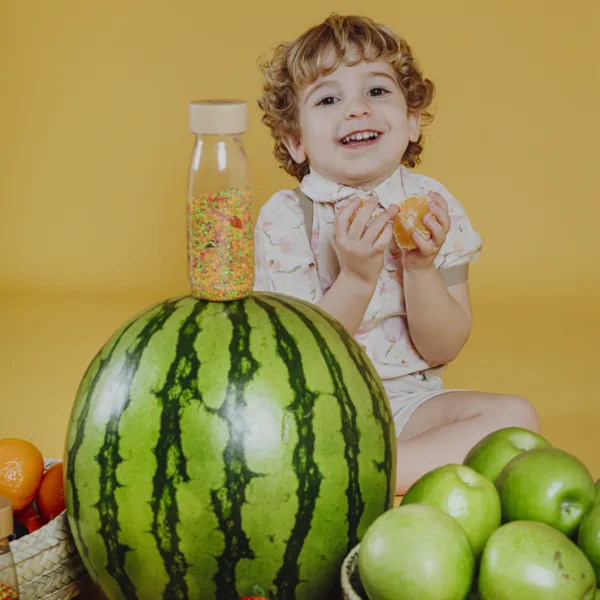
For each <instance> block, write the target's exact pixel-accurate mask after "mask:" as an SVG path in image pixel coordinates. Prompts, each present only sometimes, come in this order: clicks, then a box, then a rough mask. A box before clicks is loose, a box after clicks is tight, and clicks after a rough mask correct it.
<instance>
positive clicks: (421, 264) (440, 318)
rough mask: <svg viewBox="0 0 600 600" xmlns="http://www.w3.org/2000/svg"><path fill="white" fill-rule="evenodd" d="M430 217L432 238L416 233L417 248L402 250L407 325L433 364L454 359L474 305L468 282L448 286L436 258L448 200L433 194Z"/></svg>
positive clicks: (467, 330)
mask: <svg viewBox="0 0 600 600" xmlns="http://www.w3.org/2000/svg"><path fill="white" fill-rule="evenodd" d="M430 197H431V199H432V201H431V202H430V203H429V210H430V212H431V213H432V215H433V217H431V215H429V220H427V217H426V220H425V224H426V225H427V227H428V228H429V229H430V230H431V233H432V237H431V239H430V240H425V238H423V237H422V236H420V235H419V234H418V233H416V234H415V235H414V239H415V242H416V243H417V246H418V248H417V249H416V250H410V251H408V250H403V251H402V264H403V267H404V301H405V304H406V316H407V321H408V328H409V331H410V336H411V339H412V341H413V344H414V345H415V347H416V348H417V350H418V351H419V354H421V356H422V357H423V358H424V359H425V360H426V361H427V362H429V363H430V364H432V365H439V364H445V363H448V362H450V361H452V360H453V359H454V358H456V356H457V355H458V353H459V352H460V350H461V348H462V347H463V346H464V345H465V343H466V341H467V339H468V337H469V334H470V331H471V305H470V299H469V289H468V284H467V283H461V284H458V285H455V286H452V287H450V288H446V286H445V285H444V282H443V281H442V278H441V276H440V274H439V272H438V270H437V269H436V267H435V265H434V260H435V257H436V256H437V254H438V253H439V251H440V248H441V247H442V245H443V244H444V241H445V240H446V235H447V233H448V230H449V228H450V216H449V214H448V206H447V204H446V202H445V200H444V199H443V198H442V197H441V196H440V195H439V194H436V193H431V194H430Z"/></svg>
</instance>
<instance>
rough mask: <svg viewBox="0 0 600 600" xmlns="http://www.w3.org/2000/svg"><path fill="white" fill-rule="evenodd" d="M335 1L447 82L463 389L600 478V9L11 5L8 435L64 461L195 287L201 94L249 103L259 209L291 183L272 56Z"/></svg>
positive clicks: (438, 124)
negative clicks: (75, 427) (526, 408)
mask: <svg viewBox="0 0 600 600" xmlns="http://www.w3.org/2000/svg"><path fill="white" fill-rule="evenodd" d="M342 9H343V10H342ZM334 10H336V11H340V12H344V13H359V14H365V13H366V14H369V15H370V16H372V17H373V18H375V19H377V20H380V21H383V22H385V23H387V24H389V25H391V26H392V27H393V28H395V29H396V30H397V31H398V32H399V33H400V34H402V35H404V36H406V37H407V39H408V40H409V42H410V44H411V45H412V46H413V48H414V50H415V52H416V54H417V57H418V59H419V60H420V62H421V64H422V66H423V68H424V70H425V73H426V75H427V76H429V77H430V78H432V79H433V80H434V82H435V83H436V84H437V87H438V94H437V98H436V101H435V109H436V115H437V117H436V120H435V121H434V123H433V125H431V126H430V127H429V129H428V130H427V142H426V151H425V155H424V162H423V165H422V166H421V167H420V168H419V170H420V171H422V172H425V173H427V174H429V175H431V176H433V177H435V178H436V179H438V180H440V181H441V182H443V183H444V184H445V185H446V186H447V187H448V188H449V190H450V191H451V192H452V193H453V194H454V195H455V196H456V197H457V198H458V199H459V200H460V201H461V202H462V203H463V204H464V205H465V207H466V209H467V211H468V214H469V216H470V218H471V221H472V222H473V224H474V226H475V227H476V228H477V229H478V231H479V232H480V233H481V235H482V237H483V240H484V252H483V254H482V255H481V258H480V260H479V261H478V262H477V263H476V265H475V266H474V268H473V269H472V272H471V273H472V277H471V281H472V295H473V307H474V330H473V334H472V337H471V339H470V341H469V343H468V345H467V347H466V348H465V350H464V352H463V353H462V355H461V356H460V357H459V359H458V360H457V361H456V362H455V364H453V365H452V366H451V368H450V369H449V371H448V375H447V378H446V381H447V385H449V386H461V387H467V388H470V389H481V390H486V391H496V392H508V393H516V394H521V395H523V396H525V397H527V398H529V399H531V400H532V401H533V402H534V404H535V405H536V406H537V408H538V410H539V413H540V415H541V419H542V426H543V428H544V433H545V435H546V436H547V437H548V438H549V439H550V440H551V441H552V442H553V443H554V444H555V445H557V446H560V447H563V448H565V449H566V450H569V451H571V452H573V453H575V454H576V455H577V456H579V457H580V458H581V459H582V460H583V461H584V462H585V463H586V464H587V465H588V466H589V467H590V469H591V470H592V472H593V475H594V476H595V477H600V435H598V431H597V427H598V424H599V417H600V409H599V402H600V393H599V391H598V385H597V381H598V378H597V374H598V371H599V370H600V366H599V364H598V334H599V329H600V328H599V324H600V316H599V315H598V308H599V307H600V284H599V276H598V275H599V271H598V263H597V261H598V256H599V255H600V235H598V223H599V222H600V208H599V206H600V195H599V194H598V189H597V186H596V185H595V181H596V178H597V174H598V145H597V144H598V140H599V139H600V118H599V110H600V109H599V102H600V100H599V98H600V84H599V74H598V73H599V70H598V62H597V61H598V57H599V56H600V28H599V18H600V3H599V2H598V0H587V1H586V0H571V1H570V2H568V3H565V2H562V1H561V2H558V1H549V0H525V1H523V0H518V1H517V0H503V1H496V2H485V3H483V2H480V1H479V0H469V1H462V2H461V1H456V0H455V1H453V2H448V1H447V0H431V1H429V2H410V3H408V2H406V3H403V2H368V3H365V2H358V1H355V0H344V2H343V3H342V2H329V1H327V0H304V1H303V2H301V3H285V2H280V1H277V2H275V1H273V0H258V1H257V2H248V1H246V0H228V1H227V2H203V1H199V0H194V1H190V0H177V1H173V2H159V1H157V0H125V1H124V0H118V1H117V0H102V2H100V1H89V2H81V1H74V0H63V1H61V0H56V1H54V2H48V1H45V0H44V1H41V0H40V1H38V2H34V1H31V0H19V1H16V0H0V75H1V77H0V82H1V83H0V87H1V89H0V173H1V177H0V202H1V204H0V207H1V211H0V341H1V345H0V393H1V401H2V413H1V417H0V437H4V436H16V437H23V438H26V439H30V440H32V441H33V442H34V443H36V444H37V445H38V446H39V447H40V448H41V450H42V452H43V453H44V454H45V455H46V456H61V455H62V451H63V439H64V434H65V429H66V425H67V421H68V418H69V412H70V408H71V403H72V400H73V397H74V394H75V391H76V388H77V385H78V383H79V380H80V378H81V376H82V375H83V371H84V370H85V368H86V367H87V365H88V363H89V361H90V360H91V359H92V357H93V355H94V354H95V352H96V351H97V350H98V349H99V347H100V346H101V344H102V343H103V342H104V341H105V340H106V339H107V338H108V336H109V335H110V334H111V333H112V331H113V330H114V329H116V328H117V327H119V326H120V325H121V324H122V323H123V322H124V321H125V319H127V318H129V317H130V316H132V315H133V314H134V313H136V312H137V311H139V310H141V309H143V308H144V307H146V306H147V305H149V304H150V303H153V302H155V301H157V300H160V299H163V298H168V297H172V296H176V295H179V294H182V293H186V291H187V289H188V284H187V274H186V241H185V192H186V183H187V171H188V164H189V159H190V153H191V149H192V144H193V138H192V135H191V134H190V133H189V131H188V122H187V109H188V101H190V100H192V99H196V98H201V97H222V96H225V97H242V98H244V99H247V100H248V101H249V102H250V129H249V132H248V134H247V136H246V139H245V144H246V148H247V151H248V155H249V161H250V166H251V169H252V176H253V181H254V185H255V190H256V198H257V202H256V207H255V208H256V210H258V208H259V207H260V205H261V204H262V203H263V202H264V201H265V200H266V199H267V198H268V197H269V196H270V195H271V194H272V193H273V192H275V191H276V190H277V189H280V188H281V187H284V186H289V185H290V184H291V183H293V182H292V181H291V180H290V179H289V178H288V177H287V176H286V175H285V174H284V173H283V172H282V171H280V170H279V169H278V168H277V165H276V163H275V160H274V158H273V157H272V143H271V139H270V136H269V133H268V131H267V130H266V128H265V127H264V126H262V125H261V124H260V115H259V112H258V110H257V108H256V100H257V98H258V96H259V94H260V86H261V80H260V73H259V70H258V68H257V63H256V61H257V58H258V57H259V55H260V54H261V53H262V52H264V51H265V50H267V49H268V48H269V47H270V46H272V45H273V44H275V43H277V42H279V41H282V40H287V39H290V38H292V37H294V36H296V35H298V34H299V33H300V32H301V31H303V30H304V29H305V28H306V27H308V26H310V25H312V24H314V23H316V22H319V21H321V20H322V19H323V18H325V17H326V16H327V15H328V14H329V13H330V12H332V11H334Z"/></svg>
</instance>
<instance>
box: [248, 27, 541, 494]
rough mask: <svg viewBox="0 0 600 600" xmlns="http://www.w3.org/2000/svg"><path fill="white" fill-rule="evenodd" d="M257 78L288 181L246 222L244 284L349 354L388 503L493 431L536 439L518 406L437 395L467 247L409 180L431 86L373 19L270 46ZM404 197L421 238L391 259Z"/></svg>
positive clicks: (463, 286) (457, 342)
mask: <svg viewBox="0 0 600 600" xmlns="http://www.w3.org/2000/svg"><path fill="white" fill-rule="evenodd" d="M262 68H263V73H264V95H263V96H262V98H261V99H260V101H259V106H260V108H261V109H262V111H263V113H264V116H263V122H264V123H265V124H266V125H267V126H268V127H269V129H270V130H271V134H272V136H273V138H274V139H275V156H276V158H277V160H278V161H279V162H280V163H281V165H282V167H283V169H285V171H286V172H287V173H289V174H290V175H292V176H293V177H295V178H297V179H298V180H299V182H300V185H299V189H298V190H281V191H279V192H277V193H276V194H275V195H274V196H273V197H272V198H271V199H270V200H269V201H268V202H266V204H265V205H264V206H263V207H262V209H261V211H260V215H259V217H258V221H257V224H256V233H255V252H256V273H255V289H256V290H261V291H273V292H280V293H284V294H290V295H293V296H296V297H298V298H302V299H304V300H308V301H310V302H312V303H315V304H317V305H318V306H320V307H321V308H323V309H324V310H325V311H327V312H328V313H329V314H331V315H332V316H333V317H335V318H336V319H337V320H338V321H340V322H341V323H342V324H343V325H344V326H345V327H346V329H347V330H348V331H350V332H351V333H352V334H353V335H354V337H355V339H356V340H357V341H358V342H359V343H360V344H361V345H362V346H363V348H364V349H365V351H366V353H367V355H368V356H369V358H370V359H371V361H372V362H373V364H374V366H375V368H376V369H377V371H378V373H379V375H380V377H381V378H382V381H383V384H384V387H385V389H386V391H387V394H388V398H389V402H390V405H391V408H392V412H393V415H394V423H395V427H396V436H397V447H398V474H397V493H399V494H403V493H404V492H405V491H406V490H407V488H408V487H409V486H410V485H411V484H412V483H413V482H414V481H416V479H418V478H419V477H420V476H421V475H423V474H424V473H426V472H427V471H430V470H431V469H433V468H435V467H438V466H440V465H442V464H447V463H460V462H462V461H463V459H464V457H465V455H466V453H467V452H468V450H469V449H470V448H471V447H472V446H473V445H474V444H475V443H476V442H477V441H479V440H480V439H481V438H482V437H483V436H485V435H487V434H488V433H490V432H492V431H494V430H497V429H500V428H502V427H507V426H519V427H524V428H528V429H531V430H533V431H536V432H539V423H538V418H537V414H536V411H535V410H534V408H533V407H532V405H531V404H530V403H529V402H528V401H527V400H525V399H523V398H520V397H517V396H511V395H501V394H492V393H484V392H475V391H465V390H455V389H442V380H441V378H440V374H441V372H442V371H443V369H444V366H445V365H447V364H448V363H449V362H450V361H452V360H453V359H454V358H456V356H457V355H458V353H459V352H460V350H461V348H462V347H463V346H464V344H465V342H466V341H467V338H468V337H469V333H470V329H471V306H470V301H469V287H468V281H467V279H468V265H469V262H471V261H474V260H475V259H476V258H477V257H478V255H479V253H480V251H481V238H480V236H479V234H478V233H477V232H476V231H475V230H474V229H473V227H472V226H471V223H470V222H469V219H468V218H467V215H466V213H465V210H464V208H463V206H462V205H461V204H460V203H459V202H458V201H457V200H456V199H455V198H454V197H453V196H452V195H451V194H450V193H449V192H448V191H447V190H446V188H445V187H444V186H443V185H441V184H440V183H438V182H437V181H435V180H434V179H431V178H430V177H425V176H423V175H418V174H416V173H414V172H413V171H411V170H410V168H412V167H415V166H416V165H417V164H418V163H419V162H420V157H421V153H422V150H423V147H422V129H421V128H422V126H423V125H425V124H426V123H427V122H428V121H430V119H431V114H430V113H429V112H428V110H427V109H428V107H429V106H430V104H431V101H432V98H433V94H434V85H433V83H432V82H431V81H429V80H428V79H426V78H424V77H423V75H422V73H421V71H420V69H419V67H418V65H417V63H416V61H415V58H414V57H413V55H412V52H411V48H410V47H409V46H408V44H407V43H406V42H405V41H404V40H403V39H401V38H399V37H398V36H397V35H396V34H395V33H394V32H393V31H392V30H390V29H389V28H387V27H384V26H382V25H379V24H377V23H375V22H374V21H372V20H371V19H368V18H363V17H356V16H338V15H333V16H331V17H330V18H328V19H327V20H326V21H325V22H323V23H322V24H320V25H318V26H315V27H313V28H311V29H310V30H308V31H307V32H306V33H304V34H303V35H301V36H300V37H299V38H298V39H296V40H295V41H292V42H290V43H287V44H282V45H279V46H278V47H277V48H276V49H275V51H274V55H273V57H272V59H271V60H270V61H268V62H266V63H265V64H264V65H263V67H262ZM303 195H304V196H303ZM413 195H426V196H428V197H429V198H430V202H429V205H428V208H429V211H430V215H429V216H428V217H425V219H424V222H425V224H426V226H427V228H428V229H429V231H430V232H431V235H430V236H422V235H419V234H418V233H415V234H414V236H413V238H414V241H415V243H416V244H417V248H416V249H413V250H406V249H402V250H401V249H399V248H398V246H397V245H396V243H395V241H394V237H393V233H392V221H393V218H394V217H395V215H396V214H397V212H398V205H399V204H401V203H402V201H403V200H405V199H406V198H407V197H410V196H413ZM306 197H307V198H308V199H310V201H312V209H313V211H312V212H313V217H312V227H310V223H309V227H308V230H309V231H312V235H311V236H310V242H309V236H308V235H307V229H306V228H305V222H304V212H303V202H304V203H305V202H306ZM302 198H304V201H303V202H301V199H302ZM361 200H366V204H365V205H364V206H363V207H362V208H360V209H359V210H358V212H357V213H356V216H355V218H354V219H353V220H352V215H353V214H354V213H355V211H356V209H357V208H359V206H360V201H361ZM307 219H310V217H307Z"/></svg>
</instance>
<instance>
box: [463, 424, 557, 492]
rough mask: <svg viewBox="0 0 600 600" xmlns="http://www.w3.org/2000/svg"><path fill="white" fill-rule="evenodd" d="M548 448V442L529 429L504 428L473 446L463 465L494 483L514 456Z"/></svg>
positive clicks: (549, 445)
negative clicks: (535, 449) (527, 451)
mask: <svg viewBox="0 0 600 600" xmlns="http://www.w3.org/2000/svg"><path fill="white" fill-rule="evenodd" d="M550 447H551V444H550V442H548V440H546V439H544V438H543V437H542V436H541V435H538V434H537V433H534V432H533V431H529V429H523V428H521V427H505V428H503V429H498V430H497V431H493V432H492V433H490V434H488V435H486V436H485V437H484V438H483V439H482V440H481V441H479V442H478V443H477V444H475V445H474V446H473V447H472V448H471V450H469V453H468V454H467V456H466V457H465V459H464V460H463V464H464V465H467V466H468V467H471V468H472V469H475V470H476V471H477V472H478V473H481V474H482V475H484V476H485V477H487V478H488V479H489V480H490V481H491V482H492V483H495V482H496V479H497V478H498V475H500V471H502V469H503V468H504V467H505V466H506V464H507V463H508V462H509V461H510V460H512V459H513V458H514V457H515V456H518V455H519V454H521V453H522V452H525V451H526V450H533V449H534V448H550Z"/></svg>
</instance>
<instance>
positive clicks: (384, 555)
mask: <svg viewBox="0 0 600 600" xmlns="http://www.w3.org/2000/svg"><path fill="white" fill-rule="evenodd" d="M474 567H475V556H474V555H473V551H472V550H471V544H470V542H469V538H468V537H467V534H466V533H465V532H464V530H463V528H462V527H461V526H460V525H459V524H458V523H457V522H456V520H455V519H453V518H452V517H450V516H449V515H447V514H446V513H445V512H443V511H441V510H440V509H439V508H435V507H433V506H427V505H423V504H410V505H408V506H404V504H401V505H400V506H398V507H396V508H392V509H390V510H388V511H386V512H385V513H383V514H382V515H380V516H379V517H378V518H377V519H376V520H375V521H373V523H371V525H370V526H369V528H368V529H367V531H366V532H365V535H364V536H363V539H362V541H361V543H360V548H359V551H358V572H359V574H360V579H361V582H362V584H363V587H364V589H365V591H366V593H367V596H368V597H369V599H370V600H409V599H413V598H419V600H463V599H464V598H465V597H466V596H467V594H468V593H469V590H470V588H471V581H472V579H473V572H474Z"/></svg>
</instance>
